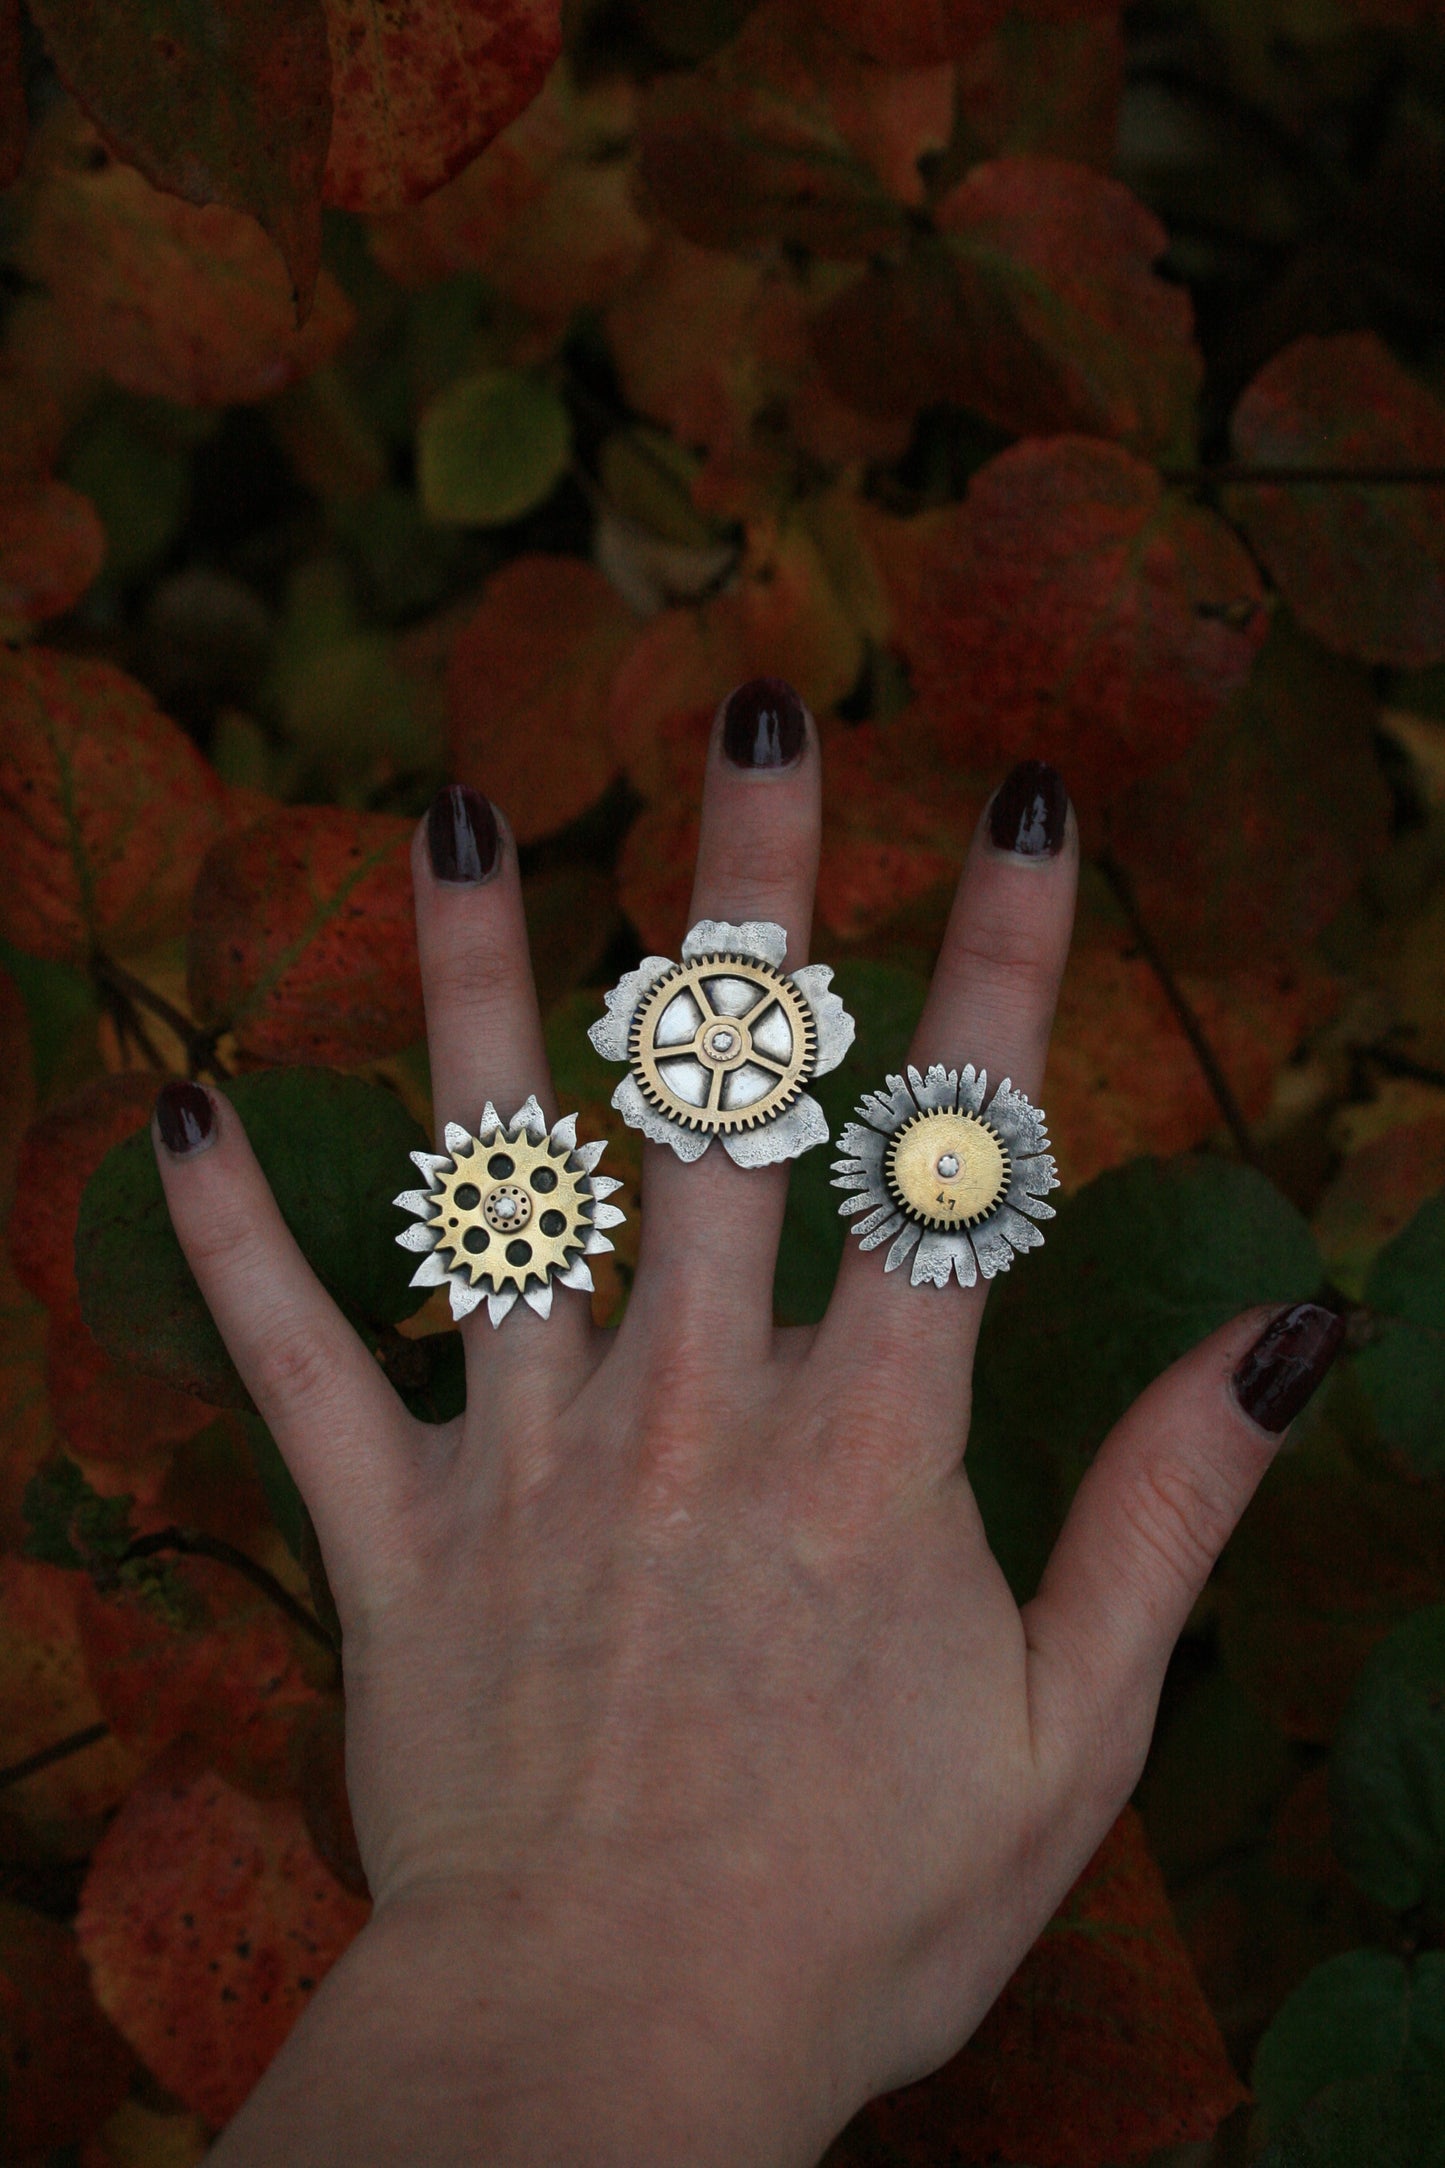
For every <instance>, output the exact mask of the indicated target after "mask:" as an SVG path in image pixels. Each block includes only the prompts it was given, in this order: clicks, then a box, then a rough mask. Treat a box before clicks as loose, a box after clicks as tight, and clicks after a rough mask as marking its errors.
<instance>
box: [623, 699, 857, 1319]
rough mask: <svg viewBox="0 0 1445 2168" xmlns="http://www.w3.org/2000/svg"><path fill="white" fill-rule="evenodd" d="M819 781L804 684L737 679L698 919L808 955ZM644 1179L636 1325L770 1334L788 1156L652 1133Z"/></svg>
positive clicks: (706, 798)
mask: <svg viewBox="0 0 1445 2168" xmlns="http://www.w3.org/2000/svg"><path fill="white" fill-rule="evenodd" d="M820 788H821V784H820V766H819V758H818V737H817V730H816V728H815V726H814V723H813V720H812V717H811V716H810V715H809V713H808V710H807V708H806V707H805V706H804V704H803V702H802V700H801V699H800V698H799V696H798V694H797V693H796V692H794V690H793V688H792V687H791V686H790V685H787V684H785V683H784V682H783V681H782V680H781V679H778V678H756V679H753V680H751V681H750V682H749V683H748V684H746V685H740V686H739V687H738V688H737V689H736V690H735V691H734V692H733V693H731V694H730V695H729V696H728V698H727V699H726V700H725V701H724V702H723V703H722V706H721V707H720V708H719V710H718V715H717V720H716V722H715V724H714V727H713V734H712V741H711V744H710V747H709V751H708V761H707V774H706V778H705V781H704V786H703V805H702V830H701V835H700V838H699V842H698V856H697V873H696V878H695V880H694V883H693V891H692V904H691V907H690V910H689V914H688V923H689V925H696V924H697V922H698V920H699V919H709V918H711V919H721V920H724V921H727V922H729V923H731V924H734V925H740V924H742V923H744V922H745V921H747V920H749V919H761V920H769V921H771V922H773V923H774V924H776V925H779V926H781V927H782V928H783V929H784V931H785V932H786V934H787V954H786V958H785V960H784V965H783V968H784V969H785V970H786V971H789V972H791V971H796V970H797V969H798V967H799V965H801V964H803V963H806V961H807V957H808V937H809V933H810V930H811V924H812V913H813V887H814V883H815V881H816V879H817V871H818V838H819V829H820V826H821V818H822V816H821V806H820ZM784 1118H786V1117H784ZM755 1134H757V1135H761V1134H763V1132H756V1133H755ZM644 1183H645V1210H644V1216H643V1224H642V1244H641V1250H640V1253H639V1257H638V1267H637V1277H636V1284H635V1289H634V1293H633V1298H632V1303H631V1304H630V1306H629V1309H628V1318H627V1324H628V1327H629V1337H630V1334H631V1333H632V1332H636V1331H639V1330H643V1329H645V1328H646V1327H647V1325H648V1324H649V1323H651V1322H653V1321H655V1320H656V1318H657V1316H658V1314H659V1313H660V1312H661V1313H665V1314H666V1315H667V1316H668V1317H669V1318H670V1319H671V1320H672V1321H673V1323H674V1324H677V1323H683V1322H685V1321H687V1320H689V1319H696V1320H700V1321H702V1322H703V1323H704V1324H705V1326H706V1329H707V1330H708V1331H709V1332H713V1333H717V1334H718V1336H719V1343H720V1344H721V1340H722V1339H723V1338H724V1337H727V1338H728V1340H729V1342H730V1345H731V1346H732V1347H733V1349H734V1350H735V1351H736V1349H737V1347H738V1344H739V1343H738V1340H737V1337H736V1336H737V1335H744V1336H746V1339H747V1342H748V1344H749V1345H750V1346H752V1347H754V1348H756V1347H758V1346H759V1345H760V1344H762V1343H764V1342H765V1341H766V1340H767V1338H768V1337H769V1335H770V1334H771V1331H772V1287H773V1264H774V1260H775V1258H776V1255H777V1247H778V1233H779V1229H780V1228H781V1226H782V1217H783V1206H784V1203H785V1202H786V1199H787V1193H788V1162H787V1161H783V1162H782V1163H781V1164H779V1165H776V1166H751V1167H740V1166H737V1165H735V1164H734V1162H733V1161H732V1159H731V1158H730V1157H729V1155H728V1152H727V1149H726V1147H725V1145H724V1142H723V1140H722V1138H721V1137H717V1136H715V1137H713V1139H712V1141H711V1142H710V1144H709V1145H708V1147H707V1149H706V1151H705V1152H704V1153H703V1154H702V1156H701V1157H700V1158H698V1159H695V1160H693V1161H691V1162H690V1163H685V1162H684V1161H682V1160H680V1159H679V1158H678V1157H677V1155H676V1154H675V1153H674V1152H673V1150H672V1149H671V1147H670V1146H669V1145H666V1144H651V1143H649V1144H648V1145H647V1146H646V1148H645V1153H644ZM724 1329H725V1330H724Z"/></svg>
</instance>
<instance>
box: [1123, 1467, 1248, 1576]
mask: <svg viewBox="0 0 1445 2168" xmlns="http://www.w3.org/2000/svg"><path fill="white" fill-rule="evenodd" d="M1121 1510H1122V1512H1123V1515H1124V1518H1125V1521H1126V1524H1127V1527H1128V1530H1129V1533H1130V1535H1131V1537H1132V1538H1133V1543H1134V1548H1135V1550H1136V1553H1137V1555H1138V1556H1139V1559H1140V1563H1141V1566H1142V1567H1143V1569H1144V1572H1145V1573H1146V1575H1147V1577H1148V1578H1149V1579H1150V1580H1151V1581H1152V1580H1153V1579H1154V1578H1155V1577H1156V1576H1157V1575H1158V1574H1159V1573H1163V1574H1164V1575H1166V1576H1167V1578H1168V1580H1169V1582H1170V1583H1171V1584H1172V1585H1173V1586H1174V1587H1177V1588H1183V1589H1186V1590H1189V1591H1193V1590H1195V1589H1197V1588H1200V1587H1202V1585H1203V1583H1204V1581H1205V1580H1206V1578H1207V1577H1208V1574H1209V1571H1210V1568H1211V1567H1212V1566H1213V1564H1214V1561H1215V1559H1216V1558H1217V1557H1218V1556H1219V1553H1220V1551H1221V1550H1222V1549H1223V1548H1224V1541H1225V1538H1226V1536H1227V1535H1228V1534H1229V1530H1230V1527H1231V1526H1232V1517H1231V1516H1230V1515H1229V1514H1228V1512H1227V1511H1226V1509H1225V1506H1224V1503H1223V1501H1222V1499H1221V1498H1220V1496H1219V1493H1218V1490H1217V1488H1216V1487H1215V1485H1214V1484H1213V1483H1211V1482H1210V1480H1209V1477H1208V1474H1207V1472H1206V1471H1200V1470H1196V1469H1194V1468H1191V1467H1190V1466H1189V1464H1188V1463H1187V1462H1186V1461H1183V1460H1180V1459H1178V1458H1175V1457H1174V1456H1172V1455H1163V1454H1160V1455H1151V1456H1150V1457H1148V1458H1147V1459H1146V1460H1145V1461H1144V1462H1143V1463H1142V1465H1141V1466H1140V1467H1139V1469H1138V1470H1137V1472H1136V1475H1135V1480H1134V1482H1133V1483H1132V1484H1130V1485H1129V1486H1128V1488H1127V1489H1126V1490H1125V1492H1124V1494H1123V1498H1122V1500H1121Z"/></svg>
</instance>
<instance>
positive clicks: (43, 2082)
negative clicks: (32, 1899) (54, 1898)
mask: <svg viewBox="0 0 1445 2168" xmlns="http://www.w3.org/2000/svg"><path fill="white" fill-rule="evenodd" d="M133 2067H134V2065H133V2062H132V2058H131V2054H130V2051H129V2049H128V2048H127V2047H126V2045H125V2042H124V2041H123V2040H122V2039H121V2037H120V2035H119V2033H118V2032H116V2030H115V2028H114V2027H113V2026H112V2025H111V2024H110V2022H109V2021H108V2019H107V2018H106V2017H105V2016H104V2015H103V2014H102V2012H101V2011H100V2010H99V2009H98V2008H97V2006H96V2000H95V1996H94V1994H93V1992H92V1990H91V1983H90V1981H89V1979H88V1978H87V1977H86V1970H85V1966H84V1964H83V1962H82V1960H81V1956H80V1952H79V1950H78V1949H77V1948H76V1944H75V1936H74V1935H73V1934H72V1932H71V1930H70V1929H69V1928H68V1927H62V1926H60V1925H59V1923H58V1922H57V1921H55V1920H50V1919H46V1918H44V1917H43V1915H42V1914H40V1913H39V1912H32V1911H30V1910H29V1909H28V1907H26V1906H24V1905H18V1904H12V1903H11V1902H10V1900H9V1899H8V1898H0V2151H3V2153H4V2156H5V2158H6V2159H7V2160H15V2161H18V2160H30V2159H32V2158H34V2157H35V2156H37V2155H40V2156H42V2157H44V2158H49V2157H50V2148H52V2147H57V2146H71V2145H74V2144H75V2143H76V2142H77V2140H79V2139H81V2138H84V2137H86V2136H87V2135H88V2134H89V2132H90V2131H91V2130H93V2129H94V2127H95V2125H96V2124H97V2123H99V2122H100V2121H102V2120H103V2118H104V2117H105V2116H107V2115H109V2113H110V2112H111V2110H112V2109H113V2108H114V2107H116V2106H118V2104H119V2103H120V2101H121V2100H123V2099H124V2097H125V2093H126V2089H127V2087H128V2086H129V2084H130V2079H131V2072H132V2069H133Z"/></svg>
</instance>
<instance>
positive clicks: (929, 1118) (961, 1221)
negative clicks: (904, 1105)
mask: <svg viewBox="0 0 1445 2168" xmlns="http://www.w3.org/2000/svg"><path fill="white" fill-rule="evenodd" d="M1009 1175H1010V1163H1009V1149H1008V1146H1007V1145H1006V1144H1005V1143H1004V1141H1003V1139H1002V1137H1000V1136H999V1135H998V1133H997V1131H996V1130H995V1129H993V1128H992V1126H991V1125H990V1124H989V1123H988V1122H987V1121H985V1120H984V1119H983V1117H982V1116H981V1115H977V1114H957V1113H954V1112H952V1111H951V1110H944V1109H941V1110H939V1111H938V1112H936V1113H932V1114H914V1115H911V1116H910V1117H909V1119H908V1120H907V1121H906V1122H904V1123H903V1124H902V1126H901V1127H900V1128H899V1129H897V1130H895V1131H894V1133H893V1136H892V1137H891V1139H890V1140H889V1144H888V1149H887V1151H886V1152H885V1153H884V1155H883V1179H884V1181H885V1182H886V1183H887V1185H888V1191H889V1194H890V1196H891V1197H892V1199H893V1202H894V1203H895V1204H896V1205H897V1206H898V1209H899V1210H900V1211H901V1212H906V1213H907V1214H908V1217H909V1218H910V1219H912V1220H917V1221H918V1222H919V1223H920V1225H922V1226H924V1227H939V1228H950V1229H951V1228H956V1227H976V1226H977V1225H978V1223H979V1221H980V1220H982V1219H986V1218H987V1217H988V1215H989V1213H990V1212H992V1210H993V1209H994V1207H995V1205H997V1204H998V1203H1000V1202H1001V1200H1002V1199H1003V1198H1004V1197H1005V1196H1006V1195H1007V1193H1008V1186H1009Z"/></svg>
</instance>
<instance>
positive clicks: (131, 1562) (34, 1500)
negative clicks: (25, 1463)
mask: <svg viewBox="0 0 1445 2168" xmlns="http://www.w3.org/2000/svg"><path fill="white" fill-rule="evenodd" d="M134 1504H135V1498H134V1496H133V1495H132V1493H131V1492H129V1491H127V1492H126V1493H125V1494H124V1495H123V1496H122V1497H119V1498H107V1497H102V1496H101V1494H100V1493H99V1492H98V1491H97V1490H95V1489H94V1488H93V1487H92V1485H91V1483H90V1480H89V1478H88V1477H87V1476H86V1474H85V1472H84V1470H83V1469H82V1468H81V1467H79V1466H78V1464H77V1463H76V1462H75V1461H73V1460H71V1459H69V1458H68V1456H67V1455H65V1454H63V1453H62V1454H58V1455H57V1456H56V1457H55V1459H53V1460H50V1461H47V1462H46V1464H45V1466H44V1467H43V1468H39V1469H37V1471H36V1473H35V1474H34V1475H33V1476H32V1477H31V1478H30V1481H29V1482H28V1483H27V1484H26V1486H25V1496H24V1501H23V1507H22V1510H23V1513H24V1519H25V1531H26V1533H25V1550H24V1555H25V1557H27V1558H38V1559H40V1560H41V1561H42V1562H43V1563H44V1564H45V1565H47V1566H64V1567H65V1568H66V1569H67V1570H68V1571H70V1572H79V1573H88V1574H89V1575H90V1577H91V1579H92V1580H93V1581H94V1583H95V1585H96V1587H97V1588H98V1589H101V1590H102V1591H103V1592H104V1593H105V1594H107V1595H110V1594H113V1593H114V1592H115V1591H116V1590H117V1589H118V1588H126V1589H129V1590H130V1591H131V1592H132V1593H133V1594H134V1595H138V1596H139V1597H140V1598H141V1599H142V1600H143V1601H144V1602H145V1603H146V1604H147V1605H148V1606H149V1607H150V1608H151V1609H152V1610H154V1611H156V1612H158V1613H159V1615H160V1616H161V1617H162V1618H165V1619H167V1620H169V1622H170V1623H171V1624H172V1625H180V1624H182V1623H183V1622H184V1621H186V1620H187V1619H188V1618H190V1617H193V1616H194V1612H195V1602H196V1598H195V1592H194V1590H193V1589H191V1588H190V1587H189V1586H188V1585H187V1583H186V1582H184V1581H182V1580H181V1578H180V1576H179V1575H178V1574H177V1572H176V1570H175V1567H174V1566H173V1565H170V1564H168V1563H167V1561H166V1560H165V1559H164V1558H161V1557H146V1558H127V1557H126V1555H125V1554H126V1552H127V1550H128V1549H129V1548H130V1545H131V1544H132V1543H133V1542H134V1541H135V1539H136V1530H135V1528H134V1526H133V1525H132V1522H131V1513H130V1509H131V1507H132V1506H133V1505H134Z"/></svg>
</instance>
